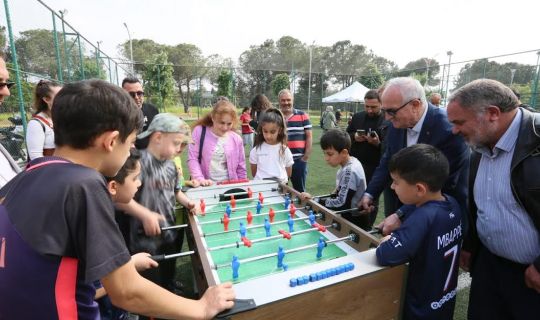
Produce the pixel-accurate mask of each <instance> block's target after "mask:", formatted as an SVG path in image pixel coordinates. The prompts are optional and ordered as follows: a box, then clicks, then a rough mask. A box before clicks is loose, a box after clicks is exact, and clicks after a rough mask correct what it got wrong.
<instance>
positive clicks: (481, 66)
mask: <svg viewBox="0 0 540 320" xmlns="http://www.w3.org/2000/svg"><path fill="white" fill-rule="evenodd" d="M512 70H515V71H514V76H513V78H512ZM535 71H536V67H535V66H534V65H526V64H520V63H515V62H509V63H504V64H499V63H497V62H495V61H489V60H488V59H481V60H476V61H474V62H473V63H467V64H466V65H465V66H463V67H462V68H461V69H460V71H459V74H458V76H457V77H456V79H455V81H454V85H455V86H456V88H459V87H461V86H463V85H465V84H467V83H469V82H471V81H473V80H476V79H482V78H487V79H495V80H498V81H500V82H502V83H504V84H507V85H509V84H510V82H512V84H513V85H520V84H521V85H524V84H528V83H530V82H531V80H532V79H533V76H534V74H535Z"/></svg>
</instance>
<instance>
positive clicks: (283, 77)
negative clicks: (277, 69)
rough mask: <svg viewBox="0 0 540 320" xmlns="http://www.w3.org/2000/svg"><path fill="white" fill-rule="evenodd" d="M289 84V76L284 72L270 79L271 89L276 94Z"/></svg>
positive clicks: (287, 87)
mask: <svg viewBox="0 0 540 320" xmlns="http://www.w3.org/2000/svg"><path fill="white" fill-rule="evenodd" d="M290 85H291V81H290V80H289V76H288V75H287V74H286V73H280V74H278V75H276V77H275V78H274V80H272V91H273V93H274V95H275V96H277V95H278V93H279V92H280V91H281V90H283V89H289V87H290Z"/></svg>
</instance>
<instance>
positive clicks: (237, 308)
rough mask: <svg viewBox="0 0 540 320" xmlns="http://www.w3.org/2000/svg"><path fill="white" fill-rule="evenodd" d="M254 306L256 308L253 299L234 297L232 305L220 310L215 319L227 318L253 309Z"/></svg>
mask: <svg viewBox="0 0 540 320" xmlns="http://www.w3.org/2000/svg"><path fill="white" fill-rule="evenodd" d="M255 308H257V305H256V304H255V300H253V299H234V307H232V308H231V309H228V310H225V311H222V312H221V313H219V314H218V315H217V316H216V319H227V318H228V317H230V316H232V315H235V314H237V313H241V312H245V311H249V310H253V309H255Z"/></svg>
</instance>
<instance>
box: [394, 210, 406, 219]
mask: <svg viewBox="0 0 540 320" xmlns="http://www.w3.org/2000/svg"><path fill="white" fill-rule="evenodd" d="M396 215H397V216H398V218H399V220H401V221H403V218H404V217H405V213H404V212H403V211H401V210H400V209H397V210H396Z"/></svg>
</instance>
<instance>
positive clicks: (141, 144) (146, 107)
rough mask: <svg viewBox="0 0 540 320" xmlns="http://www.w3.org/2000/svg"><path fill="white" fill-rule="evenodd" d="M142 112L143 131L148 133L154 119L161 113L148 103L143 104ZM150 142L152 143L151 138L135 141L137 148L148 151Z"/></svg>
mask: <svg viewBox="0 0 540 320" xmlns="http://www.w3.org/2000/svg"><path fill="white" fill-rule="evenodd" d="M141 110H142V113H143V119H144V123H143V128H142V131H146V129H148V126H149V125H150V123H151V122H152V120H153V119H154V117H155V116H156V115H157V114H158V113H159V111H158V109H157V108H156V107H155V106H154V105H153V104H150V103H146V102H144V103H143V105H142V107H141ZM149 141H150V137H145V138H143V139H137V141H135V147H136V148H137V149H139V150H141V149H146V147H148V142H149Z"/></svg>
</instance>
